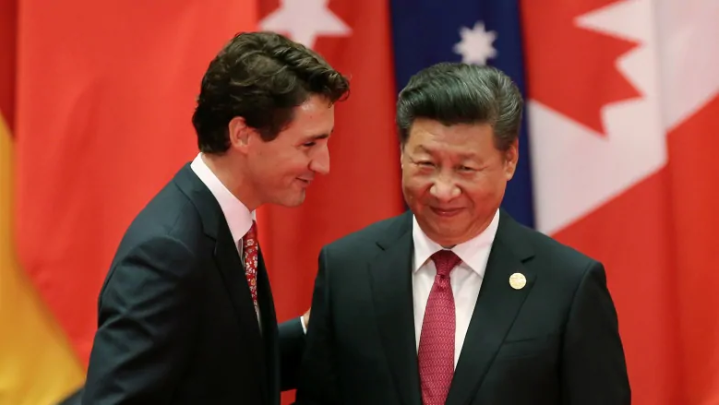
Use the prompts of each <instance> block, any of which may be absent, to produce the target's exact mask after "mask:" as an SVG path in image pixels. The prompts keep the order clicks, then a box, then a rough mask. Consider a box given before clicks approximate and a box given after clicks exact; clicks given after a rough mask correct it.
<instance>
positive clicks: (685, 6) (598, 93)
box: [522, 0, 719, 404]
mask: <svg viewBox="0 0 721 407" xmlns="http://www.w3.org/2000/svg"><path fill="white" fill-rule="evenodd" d="M522 5H523V7H522V12H523V24H524V32H525V48H526V63H527V69H528V88H529V90H528V92H529V97H530V99H531V100H530V102H529V104H528V110H529V124H530V136H529V139H530V144H531V146H530V148H531V152H532V157H531V158H532V165H533V176H534V178H533V181H534V193H535V204H536V221H537V227H538V228H539V229H540V230H541V231H543V232H545V233H548V234H550V235H552V236H554V237H556V238H557V239H559V240H561V241H562V242H564V243H567V244H569V245H571V246H573V247H575V248H577V249H579V250H581V251H583V252H585V253H587V254H589V255H591V256H593V257H595V258H596V259H598V260H600V261H602V262H603V263H604V264H605V266H606V270H607V273H608V284H609V287H610V290H611V292H612V294H613V297H614V301H615V303H616V307H617V311H618V314H619V320H620V329H621V334H622V337H623V341H624V347H625V352H626V358H627V362H628V368H629V374H630V378H631V386H632V391H633V402H634V403H638V404H677V403H683V404H699V403H716V404H717V403H718V332H719V330H718V319H719V316H718V291H717V286H718V272H719V264H718V249H717V248H718V226H717V225H718V212H717V210H718V189H717V185H718V172H717V169H718V168H717V167H718V155H716V151H717V150H718V132H719V128H718V108H719V77H718V76H717V73H718V70H719V62H718V61H719V53H718V49H719V42H718V38H719V32H718V15H719V2H718V0H684V1H677V0H628V1H618V0H587V1H576V0H547V1H543V2H538V1H535V0H525V1H524V3H523V4H522Z"/></svg>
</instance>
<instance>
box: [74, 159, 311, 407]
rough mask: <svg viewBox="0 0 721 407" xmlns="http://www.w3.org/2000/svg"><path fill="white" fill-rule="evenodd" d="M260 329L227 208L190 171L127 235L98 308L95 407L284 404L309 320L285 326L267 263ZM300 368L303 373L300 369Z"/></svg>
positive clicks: (92, 370) (89, 400)
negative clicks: (282, 393) (278, 312)
mask: <svg viewBox="0 0 721 407" xmlns="http://www.w3.org/2000/svg"><path fill="white" fill-rule="evenodd" d="M258 301H259V307H260V314H261V322H260V324H261V325H262V333H261V330H260V329H259V323H258V318H257V317H256V313H255V309H254V306H253V301H252V299H251V295H250V289H249V288H248V283H247V281H246V278H245V272H244V268H243V265H242V264H241V261H240V257H239V255H238V252H237V249H236V246H235V244H234V242H233V239H232V237H231V234H230V229H229V228H228V225H227V223H226V221H225V217H224V216H223V212H222V211H221V209H220V205H219V204H218V203H217V201H216V200H215V198H214V197H213V195H212V193H211V192H210V190H208V189H207V187H206V186H205V185H204V184H203V183H202V181H200V179H199V178H198V177H197V176H196V175H195V173H194V172H193V171H192V169H190V165H186V166H184V167H183V168H182V169H181V170H180V171H179V172H178V173H177V174H176V176H175V177H174V179H173V180H172V181H171V182H170V183H168V185H166V186H165V188H163V190H161V191H160V192H159V193H158V195H157V196H155V198H153V200H152V201H151V202H150V203H149V204H148V205H147V206H146V207H145V208H144V209H143V211H142V212H141V213H140V214H139V215H138V216H137V218H136V219H135V220H134V221H133V223H132V224H131V226H130V227H129V229H128V230H127V232H126V234H125V236H124V238H123V240H122V242H121V244H120V247H119V248H118V251H117V253H116V255H115V259H114V260H113V262H112V265H111V267H110V271H109V272H108V275H107V278H106V280H105V284H104V285H103V288H102V292H101V294H100V299H99V317H98V330H97V333H96V335H95V342H94V344H93V350H92V353H91V355H90V366H89V369H88V376H87V380H86V384H85V389H84V392H83V398H82V401H83V403H84V404H119V403H122V404H126V403H132V404H156V403H161V404H178V403H182V404H278V403H279V402H280V391H281V386H282V387H283V389H287V388H294V387H295V383H294V380H295V376H294V375H295V373H297V372H296V371H295V368H297V364H298V363H299V360H300V357H301V352H302V349H303V341H304V334H303V328H302V326H301V323H300V321H299V319H297V320H294V321H291V322H288V323H287V324H283V325H281V328H280V344H279V340H278V337H279V328H278V325H277V322H276V317H275V308H274V306H273V296H272V295H271V289H270V285H269V282H268V275H267V273H266V269H265V265H264V264H263V261H262V256H260V258H259V267H258ZM294 365H296V366H294Z"/></svg>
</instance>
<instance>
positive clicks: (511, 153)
mask: <svg viewBox="0 0 721 407" xmlns="http://www.w3.org/2000/svg"><path fill="white" fill-rule="evenodd" d="M517 166H518V139H515V140H514V141H513V143H512V144H511V145H510V146H509V147H508V149H507V150H506V151H504V152H503V171H504V172H505V174H506V181H510V180H511V179H512V178H513V174H515V173H516V167H517Z"/></svg>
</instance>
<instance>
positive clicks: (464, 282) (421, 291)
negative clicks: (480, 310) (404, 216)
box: [413, 210, 500, 366]
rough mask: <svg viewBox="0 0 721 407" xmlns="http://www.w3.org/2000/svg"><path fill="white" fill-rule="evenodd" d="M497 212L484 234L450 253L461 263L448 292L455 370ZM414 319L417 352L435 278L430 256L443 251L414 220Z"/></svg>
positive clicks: (487, 253)
mask: <svg viewBox="0 0 721 407" xmlns="http://www.w3.org/2000/svg"><path fill="white" fill-rule="evenodd" d="M499 217H500V212H499V211H498V210H497V211H496V214H495V215H494V217H493V220H492V221H491V223H490V224H489V225H488V227H487V228H486V230H484V231H483V232H482V233H481V234H479V235H478V236H476V237H474V238H473V239H471V240H469V241H467V242H465V243H461V244H459V245H456V246H454V247H453V248H452V249H451V250H452V251H453V252H454V253H455V254H456V255H458V257H460V258H461V260H462V262H461V263H460V264H459V265H458V266H456V267H454V268H453V270H451V290H452V291H453V300H454V302H455V304H456V346H455V359H454V366H455V365H456V364H458V358H459V357H460V355H461V349H463V340H464V339H465V337H466V331H468V325H470V323H471V316H472V315H473V309H474V308H475V306H476V299H477V298H478V293H479V292H480V291H481V283H482V282H483V275H484V274H485V272H486V264H487V263H488V256H489V255H490V253H491V245H492V244H493V240H494V239H495V237H496V231H497V230H498V220H499ZM413 247H414V253H413V317H414V322H415V328H416V351H417V350H418V345H419V343H420V340H421V328H423V316H424V315H425V312H426V303H427V302H428V296H429V295H430V293H431V288H432V287H433V282H434V281H435V278H436V266H435V264H434V263H433V260H431V255H433V253H435V252H437V251H438V250H442V249H443V247H442V246H441V245H439V244H438V243H436V242H434V241H432V240H431V239H430V238H429V237H428V236H426V234H425V233H423V231H422V230H421V228H420V226H419V225H418V221H417V220H416V218H415V216H414V217H413Z"/></svg>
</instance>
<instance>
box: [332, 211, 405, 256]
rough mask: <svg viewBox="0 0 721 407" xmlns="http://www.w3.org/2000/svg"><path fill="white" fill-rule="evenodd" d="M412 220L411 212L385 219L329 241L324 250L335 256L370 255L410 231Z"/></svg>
mask: <svg viewBox="0 0 721 407" xmlns="http://www.w3.org/2000/svg"><path fill="white" fill-rule="evenodd" d="M411 222H412V216H411V214H410V212H406V213H403V214H401V215H398V216H394V217H392V218H388V219H383V220H380V221H378V222H374V223H372V224H370V225H368V226H366V227H364V228H363V229H360V230H357V231H355V232H352V233H349V234H348V235H346V236H344V237H342V238H340V239H338V240H335V241H333V242H331V243H329V244H328V245H326V246H325V247H324V248H323V251H324V252H325V253H332V255H333V257H344V258H345V257H354V258H355V257H359V256H361V257H362V256H368V255H371V254H373V253H375V252H376V251H377V250H380V248H381V246H382V245H383V243H384V242H387V241H393V240H397V239H399V238H401V237H402V236H403V235H404V234H405V233H406V232H410V230H411V225H412V224H411Z"/></svg>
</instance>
